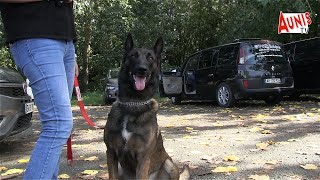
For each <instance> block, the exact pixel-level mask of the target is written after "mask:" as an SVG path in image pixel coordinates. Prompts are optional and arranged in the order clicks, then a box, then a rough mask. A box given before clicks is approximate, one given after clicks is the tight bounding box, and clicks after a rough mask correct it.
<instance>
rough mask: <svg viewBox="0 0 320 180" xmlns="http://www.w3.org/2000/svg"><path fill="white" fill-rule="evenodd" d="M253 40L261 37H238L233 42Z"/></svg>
mask: <svg viewBox="0 0 320 180" xmlns="http://www.w3.org/2000/svg"><path fill="white" fill-rule="evenodd" d="M254 40H261V38H239V39H235V40H234V41H233V42H243V41H254Z"/></svg>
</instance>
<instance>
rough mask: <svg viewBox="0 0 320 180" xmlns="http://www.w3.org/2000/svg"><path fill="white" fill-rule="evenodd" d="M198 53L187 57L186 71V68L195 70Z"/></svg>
mask: <svg viewBox="0 0 320 180" xmlns="http://www.w3.org/2000/svg"><path fill="white" fill-rule="evenodd" d="M198 61H199V55H198V54H196V55H194V56H192V57H190V58H189V61H188V63H187V65H186V69H185V70H186V71H188V70H196V69H197V68H198Z"/></svg>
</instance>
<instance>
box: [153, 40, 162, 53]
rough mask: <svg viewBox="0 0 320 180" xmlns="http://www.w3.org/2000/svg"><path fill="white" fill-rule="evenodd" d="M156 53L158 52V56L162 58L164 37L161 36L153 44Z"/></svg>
mask: <svg viewBox="0 0 320 180" xmlns="http://www.w3.org/2000/svg"><path fill="white" fill-rule="evenodd" d="M153 50H154V53H155V54H156V56H157V58H160V56H161V53H162V50H163V39H162V37H159V38H158V40H157V42H156V44H155V45H154V46H153Z"/></svg>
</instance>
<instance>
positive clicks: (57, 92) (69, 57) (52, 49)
mask: <svg viewBox="0 0 320 180" xmlns="http://www.w3.org/2000/svg"><path fill="white" fill-rule="evenodd" d="M10 50H11V53H12V55H13V59H14V61H15V64H16V65H17V66H18V68H19V69H20V70H21V72H22V73H23V74H24V75H25V76H26V77H27V78H28V79H29V80H30V86H31V88H32V92H33V95H34V101H35V104H36V106H37V108H38V111H39V117H40V121H41V125H42V128H41V133H40V136H39V139H38V141H37V143H36V145H35V148H34V150H33V152H32V155H31V157H30V162H29V163H28V166H27V169H26V172H25V174H24V177H23V179H28V180H29V179H37V180H38V179H57V178H58V172H59V163H60V156H61V152H62V148H63V146H64V145H65V144H66V142H67V140H68V138H69V136H70V133H71V130H72V126H73V120H72V119H73V118H72V111H71V103H70V99H71V95H72V90H73V83H74V75H75V48H74V44H73V42H72V41H63V40H53V39H25V40H19V41H17V42H14V43H13V44H10Z"/></svg>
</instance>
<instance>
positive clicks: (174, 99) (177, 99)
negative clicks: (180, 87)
mask: <svg viewBox="0 0 320 180" xmlns="http://www.w3.org/2000/svg"><path fill="white" fill-rule="evenodd" d="M171 102H172V104H174V105H179V104H181V97H180V96H173V97H171Z"/></svg>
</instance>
